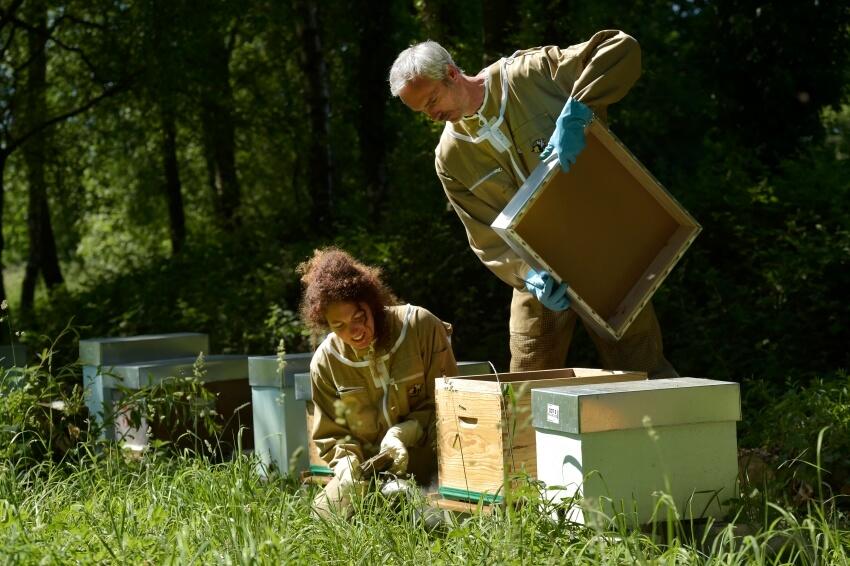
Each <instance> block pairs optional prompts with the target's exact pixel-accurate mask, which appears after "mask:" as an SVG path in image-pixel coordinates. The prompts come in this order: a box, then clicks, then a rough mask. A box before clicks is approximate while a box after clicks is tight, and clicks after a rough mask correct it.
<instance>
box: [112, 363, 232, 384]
mask: <svg viewBox="0 0 850 566" xmlns="http://www.w3.org/2000/svg"><path fill="white" fill-rule="evenodd" d="M196 360H197V358H194V357H187V358H169V359H165V360H153V361H147V362H138V363H134V364H121V365H116V366H112V367H111V368H109V371H108V373H104V376H103V386H104V388H108V389H115V388H116V387H117V386H119V385H122V386H124V387H128V388H130V389H141V388H142V387H147V386H149V385H154V384H157V383H160V382H162V381H163V380H165V379H166V378H169V377H189V376H191V375H193V373H192V372H193V367H194V364H195V361H196ZM204 369H205V370H206V375H205V376H204V378H203V380H202V381H203V382H204V383H212V382H216V381H229V380H232V379H247V378H248V356H240V355H217V356H207V357H206V358H204Z"/></svg>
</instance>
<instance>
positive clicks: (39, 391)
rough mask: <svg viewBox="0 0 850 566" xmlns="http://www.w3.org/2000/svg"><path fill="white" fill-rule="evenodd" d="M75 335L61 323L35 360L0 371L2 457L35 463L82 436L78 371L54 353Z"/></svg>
mask: <svg viewBox="0 0 850 566" xmlns="http://www.w3.org/2000/svg"><path fill="white" fill-rule="evenodd" d="M3 318H6V317H5V316H4V317H3ZM0 322H2V320H0ZM76 336H77V335H76V332H75V331H74V330H73V329H71V328H69V327H65V328H64V329H63V330H62V332H60V333H59V335H58V337H57V338H56V339H55V340H53V341H52V342H50V343H49V344H48V345H47V347H45V348H44V349H43V350H41V351H39V352H38V354H37V356H36V357H37V359H38V362H37V363H35V364H31V365H24V364H23V360H21V361H19V362H18V363H19V364H20V365H16V366H14V367H9V368H5V369H2V370H0V371H2V373H0V461H8V462H21V461H23V462H26V464H27V465H33V464H36V463H37V462H39V461H41V460H43V459H45V458H50V457H53V456H59V457H61V456H62V455H63V454H64V453H66V452H67V451H69V450H71V449H72V448H74V447H75V445H76V444H77V443H78V442H81V441H84V440H85V439H86V436H87V432H88V431H87V429H88V427H87V425H86V423H85V419H86V416H87V415H86V411H85V406H84V402H83V390H82V387H81V386H80V385H79V383H78V381H79V375H78V374H77V373H76V372H74V370H73V368H70V367H60V366H57V365H56V361H55V360H54V353H55V352H56V351H57V350H59V349H60V347H62V346H64V345H65V344H66V343H68V342H71V341H72V339H74V338H76Z"/></svg>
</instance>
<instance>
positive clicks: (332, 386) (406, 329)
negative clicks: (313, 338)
mask: <svg viewBox="0 0 850 566" xmlns="http://www.w3.org/2000/svg"><path fill="white" fill-rule="evenodd" d="M386 314H387V328H388V331H389V335H390V338H391V340H390V341H388V344H389V346H388V351H377V352H375V356H374V358H373V359H371V358H370V357H369V355H368V354H367V355H366V357H364V358H360V357H358V356H357V353H356V352H355V351H354V349H353V348H351V347H350V346H348V345H346V344H345V343H344V342H343V341H342V340H341V339H340V338H339V337H338V336H337V335H336V334H334V333H330V334H329V335H328V337H327V338H326V339H325V340H324V341H323V342H322V343H321V344H320V345H319V347H318V349H317V350H316V353H315V354H314V355H313V359H312V361H311V362H310V377H311V380H312V384H313V403H314V404H315V412H314V416H313V419H314V420H313V431H312V434H313V440H314V441H315V443H316V447H317V448H318V451H319V455H320V456H321V457H322V458H323V459H324V460H325V461H327V462H328V464H329V465H330V466H331V467H333V466H334V465H335V464H336V461H337V460H338V459H339V458H341V457H343V456H345V455H346V454H349V453H350V454H354V455H356V456H357V457H359V458H360V460H361V461H363V460H364V459H365V458H369V457H371V456H373V455H374V454H376V453H377V451H378V449H379V447H380V443H381V440H382V439H383V437H384V434H385V433H386V432H387V429H388V428H389V427H390V426H392V425H394V424H396V423H398V422H401V421H405V420H409V419H415V420H417V421H419V424H420V425H421V426H422V430H423V431H424V432H425V434H424V435H423V439H422V441H421V442H420V445H422V446H425V445H427V443H432V442H433V441H434V438H435V434H434V431H435V424H436V423H435V417H434V380H435V379H436V378H437V377H439V376H443V375H446V376H454V375H457V363H456V362H455V358H454V353H453V352H452V348H451V344H450V342H449V336H450V334H451V326H450V325H448V324H445V323H443V322H441V321H440V319H438V318H437V317H436V316H434V315H433V314H431V313H430V312H429V311H427V310H426V309H423V308H421V307H416V306H413V305H403V306H393V307H387V313H386Z"/></svg>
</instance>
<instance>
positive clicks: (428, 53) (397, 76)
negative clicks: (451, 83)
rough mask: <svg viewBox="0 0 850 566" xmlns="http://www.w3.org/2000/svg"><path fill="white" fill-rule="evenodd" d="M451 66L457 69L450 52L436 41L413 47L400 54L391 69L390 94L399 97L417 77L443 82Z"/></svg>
mask: <svg viewBox="0 0 850 566" xmlns="http://www.w3.org/2000/svg"><path fill="white" fill-rule="evenodd" d="M449 65H452V66H454V67H457V65H455V62H454V61H453V60H452V56H451V55H449V52H448V51H446V50H445V48H443V46H442V45H440V44H439V43H437V42H436V41H431V40H428V41H423V42H422V43H417V44H416V45H411V46H410V47H408V48H407V49H405V50H404V51H402V52H401V53H399V54H398V57H396V59H395V63H393V66H392V68H391V69H390V79H389V80H390V93H392V95H393V96H398V93H399V91H401V89H403V88H404V85H406V84H407V83H409V82H410V81H412V80H413V79H415V78H416V77H426V78H429V79H433V80H436V81H441V80H443V79H445V78H446V75H447V74H448V66H449Z"/></svg>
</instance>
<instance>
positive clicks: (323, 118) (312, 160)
mask: <svg viewBox="0 0 850 566" xmlns="http://www.w3.org/2000/svg"><path fill="white" fill-rule="evenodd" d="M297 10H298V13H299V14H300V18H299V19H300V22H299V24H298V25H297V27H296V29H297V32H298V38H299V39H300V41H301V45H302V52H301V55H302V57H301V65H302V68H303V70H304V74H305V75H306V76H307V89H306V90H307V104H308V107H309V112H310V142H309V144H308V147H307V155H309V172H308V174H307V178H308V182H309V188H310V194H311V195H312V196H313V205H312V207H311V210H310V219H311V221H312V224H313V226H315V227H316V228H317V229H318V231H319V232H320V233H328V232H330V224H331V221H332V219H333V158H332V153H331V146H330V115H331V105H330V94H329V93H330V87H329V86H328V72H327V66H326V64H325V56H324V52H323V51H322V39H321V33H320V28H319V14H318V7H317V4H316V3H315V2H310V1H303V0H299V2H298V3H297Z"/></svg>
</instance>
